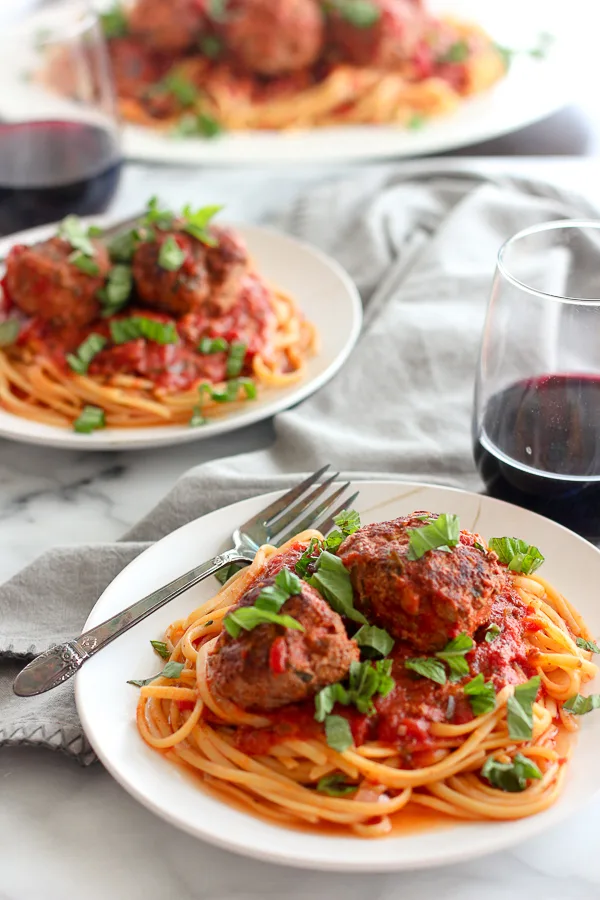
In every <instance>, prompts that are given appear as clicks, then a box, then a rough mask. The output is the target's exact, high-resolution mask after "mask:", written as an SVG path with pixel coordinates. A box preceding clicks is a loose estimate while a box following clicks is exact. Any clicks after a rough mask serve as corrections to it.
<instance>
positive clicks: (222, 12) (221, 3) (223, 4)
mask: <svg viewBox="0 0 600 900" xmlns="http://www.w3.org/2000/svg"><path fill="white" fill-rule="evenodd" d="M227 2H228V0H208V7H207V13H208V15H209V17H210V18H211V19H214V20H215V22H224V21H225V19H226V18H227V15H226V13H227Z"/></svg>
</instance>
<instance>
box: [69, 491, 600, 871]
mask: <svg viewBox="0 0 600 900" xmlns="http://www.w3.org/2000/svg"><path fill="white" fill-rule="evenodd" d="M352 484H353V486H356V487H357V488H358V489H359V490H360V488H361V487H367V488H368V487H370V486H375V487H377V488H389V489H394V488H404V487H408V488H413V489H414V490H415V492H418V491H421V490H433V491H436V492H437V491H442V492H452V493H456V494H461V495H466V496H468V497H471V498H473V499H478V500H480V501H482V500H483V501H484V502H485V503H488V504H490V505H491V506H492V507H494V506H497V507H499V508H507V509H513V510H514V509H517V510H519V511H520V513H521V514H525V515H526V516H528V517H531V518H534V519H536V520H542V521H543V522H545V523H550V525H551V526H552V527H553V528H555V529H557V530H559V531H562V532H564V533H566V534H568V535H569V536H570V538H575V539H577V541H578V542H579V543H581V544H583V545H584V546H585V547H586V548H587V549H588V550H589V549H591V550H592V551H593V552H594V554H596V556H597V557H600V549H599V548H597V547H596V546H595V545H594V544H592V543H590V542H589V541H587V540H586V539H585V538H583V537H581V535H578V534H577V533H576V532H573V531H571V530H570V529H568V528H566V527H565V526H563V525H560V524H559V523H557V522H554V521H553V520H550V519H547V518H546V517H544V516H541V515H539V514H538V513H534V512H531V511H530V510H526V509H524V508H523V507H518V506H515V504H511V503H507V502H506V501H503V500H499V499H496V498H492V497H488V496H487V495H485V494H480V493H477V492H475V491H469V490H465V489H463V488H456V487H453V486H450V485H441V484H432V483H429V482H421V481H410V480H402V479H398V478H391V479H381V478H379V479H368V480H367V479H364V478H363V479H360V480H359V479H357V480H353V481H352ZM285 490H286V489H285V488H284V489H277V490H274V491H269V492H267V493H263V494H259V495H257V496H255V497H250V498H245V499H243V500H239V501H236V502H235V503H231V504H228V505H227V506H224V507H220V508H217V509H215V510H213V511H211V512H209V513H206V514H204V515H203V516H199V517H198V518H196V519H194V520H192V521H191V522H187V523H186V524H184V525H182V526H180V527H179V528H177V529H175V531H172V532H170V533H169V534H168V535H165V536H164V537H163V538H161V540H160V541H157V542H156V543H155V544H153V545H152V546H151V547H148V548H147V549H146V550H144V551H143V552H142V553H141V554H140V555H139V556H138V557H136V558H135V559H134V560H133V561H132V562H131V563H129V564H128V565H127V566H126V567H125V568H124V569H123V570H122V571H121V572H120V573H119V574H118V575H117V576H116V578H115V579H114V580H113V581H112V582H111V584H110V585H108V586H107V588H106V589H105V591H103V593H102V595H101V596H100V598H99V599H98V601H97V602H96V604H94V607H93V608H92V610H91V611H90V614H89V616H88V618H87V619H86V622H85V624H84V626H83V630H85V629H86V628H88V627H91V626H88V622H90V620H92V623H93V620H94V613H95V611H96V610H97V608H98V606H99V605H100V604H101V603H102V601H103V598H104V596H105V594H106V593H107V592H108V591H109V590H110V589H111V587H112V585H114V584H115V583H116V582H118V581H120V580H121V578H122V577H124V573H125V572H126V571H127V569H129V568H130V566H134V565H135V564H136V563H137V561H138V560H141V559H142V558H144V557H146V558H148V556H149V555H151V554H152V553H153V551H154V550H155V548H156V547H157V546H158V544H160V543H164V542H165V541H168V540H170V539H171V540H173V541H175V542H177V541H178V540H180V539H181V537H182V534H183V533H185V532H186V531H188V530H189V531H190V532H191V531H192V530H193V529H194V528H197V527H198V525H199V523H201V522H203V521H204V520H206V519H210V518H211V517H213V516H214V517H218V516H219V515H220V514H228V513H230V512H231V511H233V510H234V509H235V508H237V507H241V506H243V505H251V504H253V503H254V504H256V503H261V505H262V503H267V502H270V500H272V499H275V498H276V497H278V496H281V495H282V494H283V493H285ZM405 496H406V495H405ZM401 499H404V498H401ZM147 555H148V556H147ZM599 564H600V561H599ZM100 621H101V619H100ZM96 624H97V623H96ZM84 693H85V688H83V687H82V680H81V679H80V677H79V674H78V675H77V676H76V677H75V702H76V707H77V713H78V715H79V717H80V720H81V722H82V725H83V728H84V731H85V734H86V737H87V739H88V740H89V742H90V744H91V745H92V747H93V748H94V750H95V752H96V753H97V755H98V758H99V759H100V760H101V762H102V764H103V765H104V766H105V767H106V769H107V770H108V771H109V773H110V774H111V775H112V777H113V778H115V780H116V781H117V782H118V783H119V784H120V785H121V786H122V787H123V788H124V789H125V790H126V791H127V792H128V793H129V794H130V795H131V796H133V797H134V798H135V799H136V800H137V801H138V802H140V803H141V804H142V805H143V806H144V807H145V808H146V809H148V810H149V811H150V812H152V813H153V814H154V815H156V816H158V817H159V818H161V819H164V820H165V821H167V822H169V824H171V825H173V826H174V827H176V828H178V829H179V830H182V831H184V832H185V833H187V834H190V835H191V836H193V837H195V838H196V839H198V840H201V841H206V842H207V843H208V844H211V845H214V846H217V847H219V848H221V849H224V850H228V851H229V852H233V853H236V854H239V855H241V856H243V857H246V858H252V859H259V860H263V861H267V862H271V863H275V864H279V865H285V866H287V867H290V868H297V869H309V870H313V871H330V872H345V873H349V872H357V873H358V872H362V873H376V872H400V871H414V870H419V869H423V868H425V867H431V868H433V867H435V868H438V867H440V866H444V865H450V864H456V863H460V862H467V861H469V860H472V859H478V858H481V857H484V856H487V855H489V854H491V853H495V852H498V851H500V850H505V849H507V848H509V847H511V846H513V845H514V844H516V843H518V842H519V841H521V840H529V839H530V838H533V837H535V836H537V835H539V834H541V833H542V832H544V831H545V830H547V829H549V828H551V827H555V826H556V825H558V824H560V823H561V822H563V821H564V820H565V819H567V818H568V817H569V816H570V815H573V814H574V813H575V812H576V809H575V808H568V807H567V808H564V806H563V805H562V804H560V798H559V801H558V803H557V804H556V805H554V806H552V807H550V809H549V810H546V811H544V812H542V813H539V814H537V815H536V816H531V817H527V818H525V819H520V820H515V821H514V822H494V821H492V822H490V823H489V825H490V827H496V828H497V833H496V834H495V835H494V842H493V845H492V846H486V845H485V844H482V846H479V847H477V848H475V849H473V847H472V846H465V847H464V848H459V849H451V850H445V851H444V850H442V849H440V848H438V850H437V852H436V856H435V858H428V859H427V860H423V859H421V858H417V859H415V860H408V861H407V860H402V861H401V864H400V865H398V864H397V863H395V862H394V861H393V860H390V859H388V860H377V861H376V862H372V861H371V862H369V861H367V862H363V861H362V860H355V861H352V860H348V859H345V860H344V861H343V862H338V861H337V860H332V859H331V858H329V859H318V860H315V859H311V858H307V857H298V858H297V857H293V858H291V859H290V858H288V857H284V856H282V854H281V853H278V852H274V851H271V850H270V849H269V848H268V847H266V848H262V847H261V848H255V847H248V846H246V845H242V844H241V843H240V842H239V841H237V839H231V840H229V841H228V840H227V839H225V838H221V837H220V836H218V835H217V836H215V835H213V834H212V833H211V832H210V830H208V829H206V830H199V828H198V827H197V825H195V824H193V823H191V822H190V821H187V822H186V821H185V820H183V819H182V818H181V817H180V816H178V815H177V814H175V813H171V811H170V810H169V809H167V808H165V807H160V805H159V804H158V802H157V801H156V800H155V799H154V798H153V797H151V796H149V795H146V794H144V793H143V791H142V790H141V789H138V788H137V786H135V785H132V784H131V783H129V782H128V781H127V779H126V777H124V776H123V777H122V773H121V772H120V771H119V769H118V766H117V764H116V763H114V761H113V760H112V759H111V757H110V756H109V755H107V754H104V752H103V749H100V748H98V747H96V746H95V745H94V741H93V739H92V738H90V736H89V731H91V730H93V728H92V726H90V723H89V720H88V717H87V709H86V708H85V705H84V698H83V694H84ZM197 789H198V790H199V791H201V790H202V789H201V788H200V787H199V788H197ZM599 794H600V779H599V782H598V786H597V787H596V788H595V789H593V790H592V791H591V793H590V794H589V795H587V796H586V797H585V798H584V799H583V800H581V801H580V802H578V803H577V804H576V808H577V809H582V808H584V807H587V806H589V804H590V802H591V801H592V800H593V799H594V798H595V797H597V796H598V795H599ZM204 796H210V794H208V793H205V794H204ZM217 802H219V803H220V802H221V801H219V800H217ZM222 805H223V806H225V807H227V804H222ZM246 815H248V814H246ZM249 818H250V819H251V818H252V817H251V816H249ZM259 821H260V820H259ZM482 824H484V826H487V825H488V823H482ZM511 826H512V827H511ZM517 826H520V829H519V831H525V832H526V833H525V834H522V833H517V834H516V835H515V834H514V832H515V831H516V830H517ZM290 830H291V829H290ZM435 831H437V830H435ZM432 833H434V830H431V831H425V832H423V834H424V835H427V834H432ZM438 833H441V834H443V833H444V832H443V831H441V832H438ZM298 834H299V835H302V832H298ZM413 836H414V835H406V836H404V835H403V837H413ZM384 840H385V839H384ZM390 840H393V838H391V839H390Z"/></svg>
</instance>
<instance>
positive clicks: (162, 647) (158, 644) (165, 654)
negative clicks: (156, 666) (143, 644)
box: [150, 641, 171, 659]
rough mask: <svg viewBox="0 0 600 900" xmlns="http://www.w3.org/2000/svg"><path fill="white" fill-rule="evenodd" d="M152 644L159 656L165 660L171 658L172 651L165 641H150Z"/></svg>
mask: <svg viewBox="0 0 600 900" xmlns="http://www.w3.org/2000/svg"><path fill="white" fill-rule="evenodd" d="M150 643H151V644H152V647H153V648H154V650H156V652H157V653H158V655H159V656H161V657H162V658H163V659H168V658H169V657H170V655H171V651H170V650H169V648H168V647H167V645H166V644H165V642H164V641H150Z"/></svg>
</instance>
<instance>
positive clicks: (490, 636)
mask: <svg viewBox="0 0 600 900" xmlns="http://www.w3.org/2000/svg"><path fill="white" fill-rule="evenodd" d="M500 634H502V629H501V628H500V626H499V625H496V623H495V622H492V624H491V625H488V627H487V628H486V630H485V640H486V643H488V644H491V643H492V641H495V640H496V638H497V637H498V636H499V635H500Z"/></svg>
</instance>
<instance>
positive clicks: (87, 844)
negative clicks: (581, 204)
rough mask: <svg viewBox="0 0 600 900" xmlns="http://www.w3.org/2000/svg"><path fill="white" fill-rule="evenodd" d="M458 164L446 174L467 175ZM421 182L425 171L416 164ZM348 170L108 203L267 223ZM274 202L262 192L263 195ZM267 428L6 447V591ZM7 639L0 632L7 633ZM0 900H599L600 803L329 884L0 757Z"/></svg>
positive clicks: (518, 164)
mask: <svg viewBox="0 0 600 900" xmlns="http://www.w3.org/2000/svg"><path fill="white" fill-rule="evenodd" d="M466 164H468V161H466V160H460V159H457V160H453V161H451V162H449V161H444V165H451V166H455V167H457V168H460V167H461V166H462V165H466ZM415 165H416V166H417V167H418V166H419V165H420V164H415ZM483 165H485V166H487V167H489V168H490V169H494V170H496V171H498V170H499V171H507V170H510V171H515V172H522V173H524V174H529V175H532V176H536V177H547V178H551V179H554V180H556V181H557V182H559V183H561V184H563V185H567V186H571V187H573V188H574V189H578V190H581V191H582V192H584V193H586V194H587V196H588V197H590V196H591V197H592V198H594V197H595V198H597V201H598V203H599V205H600V181H599V180H598V177H597V173H598V164H597V162H594V161H582V160H545V161H540V160H535V159H529V160H522V161H518V160H512V161H510V162H508V161H506V160H502V161H500V160H497V161H494V160H487V161H486V162H485V163H483ZM341 174H344V172H343V170H339V169H338V170H329V171H328V172H327V171H322V170H314V169H312V170H311V169H307V170H304V171H295V172H285V171H284V170H278V169H275V170H273V171H271V172H269V173H264V172H258V171H254V172H244V173H242V172H238V173H236V172H208V171H202V170H198V171H195V172H193V171H190V170H181V171H172V170H169V169H167V168H164V167H158V166H157V167H155V168H152V169H149V168H147V167H144V168H137V167H133V166H132V167H130V169H129V170H128V171H127V173H126V176H125V178H124V181H123V185H122V188H121V190H120V193H119V196H118V198H117V201H116V203H115V209H116V210H117V211H118V212H123V213H124V214H125V213H128V212H132V211H135V210H137V209H138V208H139V207H140V204H141V203H143V202H144V200H145V199H146V198H147V197H148V195H149V194H152V193H160V195H161V196H162V197H163V199H164V200H165V201H167V202H169V203H171V204H177V203H180V202H184V201H187V200H189V199H193V200H194V201H195V202H198V203H204V202H207V203H208V202H213V201H214V202H225V203H227V205H228V213H229V218H231V219H238V220H254V221H256V220H259V221H260V220H263V219H265V218H267V219H268V218H269V217H271V216H272V215H274V214H275V212H276V209H277V208H278V207H279V206H280V205H281V204H283V203H285V202H286V201H288V200H290V199H291V198H292V197H293V196H294V195H295V194H296V193H297V192H298V191H301V190H303V188H304V186H305V185H306V184H308V183H310V182H311V181H312V180H315V179H319V180H320V179H322V178H324V177H331V176H339V175H341ZM267 186H268V190H267V189H266V188H267ZM271 435H272V429H271V426H270V424H269V423H263V424H262V425H260V426H255V427H254V428H250V429H246V430H244V431H240V432H236V433H233V434H231V435H228V436H227V437H225V438H220V439H217V440H213V441H200V442H198V443H197V444H188V445H185V446H182V447H175V448H173V449H167V450H151V451H145V452H135V453H104V454H87V453H74V452H67V451H60V450H45V449H41V448H38V447H28V446H25V445H19V444H11V443H9V442H6V441H1V440H0V581H2V580H4V579H5V578H7V577H9V576H10V575H11V574H12V573H13V572H16V571H17V570H18V569H19V568H20V567H22V566H23V565H24V564H26V563H27V562H29V561H30V560H31V559H33V558H34V557H35V556H36V555H38V554H39V553H40V551H42V550H44V549H47V548H48V547H51V546H53V545H56V544H64V543H74V542H82V541H94V540H98V541H103V540H110V539H111V538H116V537H118V536H119V535H120V534H121V533H122V532H123V531H125V530H126V529H127V528H128V527H129V526H130V525H132V524H133V523H134V522H135V521H136V520H137V519H139V518H140V517H141V516H142V515H143V514H144V513H146V512H147V511H148V510H149V509H150V508H151V507H152V505H153V504H154V503H155V502H156V501H157V500H158V499H159V498H160V497H161V496H162V495H163V494H164V493H165V492H166V491H167V490H168V489H169V487H170V486H171V485H172V484H173V482H174V481H175V479H176V478H177V477H178V475H180V474H181V473H183V472H184V471H185V470H186V469H187V468H189V467H190V466H191V465H194V464H197V463H198V462H201V461H203V460H208V459H211V458H214V457H215V456H216V455H231V454H233V453H243V452H245V451H248V450H251V449H254V448H256V447H259V446H262V445H265V444H267V443H268V442H269V441H270V439H271ZM0 627H1V623H0ZM0 836H1V839H0V900H54V898H59V897H60V898H62V897H64V896H65V895H67V896H69V895H70V896H73V895H75V894H76V895H77V896H81V897H84V898H89V900H106V898H108V897H111V898H114V900H120V898H127V900H137V898H144V900H155V898H156V900H165V898H169V900H174V898H176V900H188V898H190V900H191V898H196V897H200V898H204V897H206V898H210V900H233V898H239V900H246V898H247V900H250V898H257V900H258V898H263V897H265V898H266V897H273V898H280V897H289V898H293V900H304V898H307V900H308V898H309V897H324V896H333V897H335V898H337V897H338V896H339V897H342V896H343V897H344V898H347V900H362V898H365V897H369V900H375V898H381V900H384V898H385V900H386V898H390V900H391V898H398V900H400V898H402V900H430V898H434V897H436V898H438V897H443V898H447V900H479V898H481V897H483V896H485V897H486V900H501V898H502V900H504V898H506V897H507V896H509V895H510V897H511V898H512V900H525V898H527V900H530V898H531V896H532V894H534V893H537V894H538V895H539V896H543V897H544V898H546V900H597V898H599V897H600V868H599V867H598V865H597V858H598V856H599V855H600V800H596V801H594V802H592V803H591V804H590V805H589V807H588V808H587V809H586V810H584V811H582V813H581V815H580V816H578V817H577V818H576V819H572V820H570V821H569V822H567V823H565V825H563V826H562V827H560V828H558V829H555V830H554V831H553V832H551V833H548V834H547V835H545V836H544V837H543V838H538V839H536V840H532V841H529V842H527V843H526V844H524V845H522V846H520V847H517V848H515V849H514V850H513V851H510V852H504V853H501V854H498V855H496V856H492V857H487V858H485V859H482V860H478V861H475V862H473V863H470V864H467V865H459V866H454V867H449V868H444V869H439V870H436V871H428V872H422V873H410V874H406V875H397V876H395V875H389V876H352V877H349V876H348V877H345V876H341V875H340V876H338V875H324V874H319V873H310V872H299V871H295V870H286V869H282V868H278V867H275V866H272V865H266V864H261V863H257V862H251V861H248V860H244V859H241V858H236V857H234V856H232V855H230V854H228V853H225V852H223V851H219V850H215V849H212V848H210V847H208V846H207V845H204V844H202V843H199V842H197V841H195V840H193V839H192V838H189V837H187V836H185V835H182V834H180V833H179V832H177V831H175V830H174V829H173V828H172V827H170V826H169V825H167V824H165V823H163V822H161V821H159V820H157V819H155V818H154V817H153V816H152V815H151V814H150V813H148V812H146V810H145V809H143V808H142V807H141V806H139V805H138V804H137V803H136V802H135V801H134V800H132V799H131V798H130V797H129V796H128V795H127V794H126V793H125V792H124V791H123V790H122V789H121V788H120V787H119V786H118V785H117V784H116V783H115V782H114V781H113V780H112V779H111V778H110V777H109V776H108V775H107V774H106V772H104V770H103V769H102V768H101V767H100V766H99V765H97V766H94V767H93V768H91V769H87V770H82V769H79V768H78V767H77V766H76V765H74V764H73V763H72V762H70V761H69V760H67V759H66V758H63V757H61V756H53V755H51V754H50V753H47V752H44V751H39V750H28V749H25V748H21V749H4V750H0Z"/></svg>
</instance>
